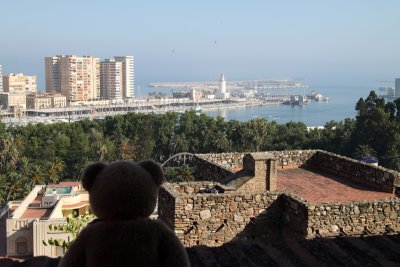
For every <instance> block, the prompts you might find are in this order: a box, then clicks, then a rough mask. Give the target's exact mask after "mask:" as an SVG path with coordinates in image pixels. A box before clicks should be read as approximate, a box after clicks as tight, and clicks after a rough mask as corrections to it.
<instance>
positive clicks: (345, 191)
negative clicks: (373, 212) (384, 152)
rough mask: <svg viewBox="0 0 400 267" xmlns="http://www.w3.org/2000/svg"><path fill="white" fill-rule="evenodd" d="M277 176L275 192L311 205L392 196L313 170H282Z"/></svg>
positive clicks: (391, 195)
mask: <svg viewBox="0 0 400 267" xmlns="http://www.w3.org/2000/svg"><path fill="white" fill-rule="evenodd" d="M277 176H278V177H277V182H278V184H277V190H279V191H288V192H290V193H293V194H294V195H296V196H299V197H301V198H303V199H304V200H307V201H308V202H310V203H313V204H319V203H328V202H344V201H360V200H373V199H386V198H390V197H393V196H394V194H391V193H385V192H379V191H377V190H375V189H371V188H370V187H368V186H366V185H362V184H359V183H356V182H353V181H350V180H349V179H346V178H342V177H340V176H338V175H333V174H327V173H324V172H320V171H315V170H308V169H302V168H297V169H284V170H279V171H278V175H277Z"/></svg>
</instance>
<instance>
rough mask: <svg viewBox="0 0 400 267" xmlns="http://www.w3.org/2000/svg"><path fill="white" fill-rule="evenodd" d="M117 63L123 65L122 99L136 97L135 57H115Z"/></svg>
mask: <svg viewBox="0 0 400 267" xmlns="http://www.w3.org/2000/svg"><path fill="white" fill-rule="evenodd" d="M114 59H115V61H116V62H121V63H122V85H123V88H122V97H123V98H133V97H134V96H135V62H134V58H133V56H114Z"/></svg>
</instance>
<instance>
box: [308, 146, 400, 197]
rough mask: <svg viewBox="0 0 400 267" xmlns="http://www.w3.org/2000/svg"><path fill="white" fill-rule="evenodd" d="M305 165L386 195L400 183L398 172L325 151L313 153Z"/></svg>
mask: <svg viewBox="0 0 400 267" xmlns="http://www.w3.org/2000/svg"><path fill="white" fill-rule="evenodd" d="M307 164H308V165H310V166H312V167H315V168H317V169H320V170H323V171H326V172H329V173H333V174H337V175H339V176H341V177H344V178H349V179H351V180H354V181H356V182H360V183H362V184H366V185H368V186H371V187H374V188H376V189H379V190H381V191H383V192H388V193H393V192H394V185H395V183H398V181H400V173H399V172H396V171H393V170H390V169H387V168H384V167H380V166H372V165H369V164H366V163H362V162H359V161H358V160H354V159H351V158H348V157H344V156H339V155H336V154H333V153H329V152H325V151H318V152H317V153H315V154H314V155H313V156H312V157H310V159H309V160H308V161H307Z"/></svg>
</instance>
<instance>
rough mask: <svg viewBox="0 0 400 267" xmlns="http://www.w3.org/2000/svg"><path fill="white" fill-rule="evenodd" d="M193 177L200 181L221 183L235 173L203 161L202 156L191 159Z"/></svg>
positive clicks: (213, 163)
mask: <svg viewBox="0 0 400 267" xmlns="http://www.w3.org/2000/svg"><path fill="white" fill-rule="evenodd" d="M192 164H193V167H194V169H195V170H194V176H195V177H196V179H197V180H201V181H216V182H222V181H223V180H225V179H226V177H228V176H230V175H232V174H233V173H234V172H235V171H233V170H230V169H227V168H224V167H221V166H220V165H217V164H216V163H215V162H212V161H209V160H206V159H204V158H203V157H202V156H201V157H200V156H199V155H195V156H194V157H193V163H192Z"/></svg>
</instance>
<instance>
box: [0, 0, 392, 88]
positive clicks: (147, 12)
mask: <svg viewBox="0 0 400 267" xmlns="http://www.w3.org/2000/svg"><path fill="white" fill-rule="evenodd" d="M136 2H139V1H128V0H127V1H120V0H114V1H109V0H107V1H105V0H104V1H103V0H85V1H84V0H79V1H78V0H69V1H54V0H35V1H26V0H25V1H24V0H12V1H11V0H4V1H1V4H0V10H1V12H0V13H1V15H0V32H1V33H2V34H1V39H0V64H1V65H3V71H4V73H9V72H24V73H27V74H33V75H38V76H39V87H40V89H44V57H45V56H52V55H56V54H77V55H93V56H97V57H100V58H108V57H111V56H113V55H133V56H135V68H136V73H135V76H136V81H137V83H148V82H155V81H194V80H196V81H201V80H215V79H218V76H219V74H220V73H221V72H224V73H225V76H226V77H227V79H235V80H238V79H267V78H281V77H294V78H304V79H306V81H308V82H310V83H320V84H348V83H351V84H363V85H366V84H373V83H374V82H376V81H377V80H394V78H395V77H400V16H399V15H398V14H399V10H400V1H398V0H382V1H369V0H347V1H346V0H335V1H328V0H302V1H299V0H280V1H278V0H276V1H272V0H270V1H267V0H264V1H256V0H254V1H234V0H231V1H223V0H221V1H208V0H203V1H170V0H167V1H155V0H149V1H141V2H142V3H136Z"/></svg>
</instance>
